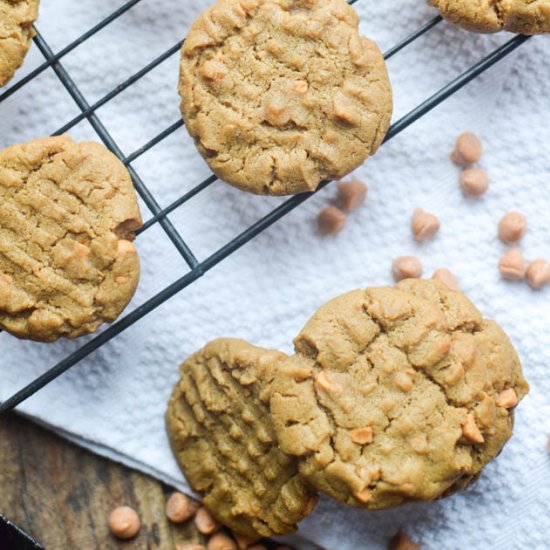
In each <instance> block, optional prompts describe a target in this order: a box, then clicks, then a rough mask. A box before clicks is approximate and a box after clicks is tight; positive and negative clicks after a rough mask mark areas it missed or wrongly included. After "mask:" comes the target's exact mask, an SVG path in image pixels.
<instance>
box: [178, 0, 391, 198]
mask: <svg viewBox="0 0 550 550" xmlns="http://www.w3.org/2000/svg"><path fill="white" fill-rule="evenodd" d="M179 91H180V95H181V97H182V101H181V109H182V112H183V116H184V119H185V122H186V125H187V129H188V131H189V133H190V134H191V135H192V136H193V138H194V139H195V142H196V144H197V147H198V149H199V151H200V152H201V154H202V155H203V156H204V158H205V159H206V161H207V162H208V164H209V165H210V167H211V168H212V170H213V171H214V172H215V174H216V175H217V176H218V177H220V178H221V179H222V180H225V181H226V182H228V183H230V184H232V185H235V186H236V187H239V188H241V189H243V190H245V191H250V192H252V193H257V194H263V195H289V194H294V193H300V192H304V191H313V190H315V189H316V188H317V186H318V185H319V183H320V182H321V181H322V180H324V179H337V178H341V177H343V176H345V175H346V174H348V173H349V172H351V171H352V170H354V169H355V168H357V167H358V166H359V165H360V164H362V163H363V162H364V160H365V159H366V158H367V157H368V156H369V155H371V154H373V153H374V152H375V151H376V149H377V148H378V146H379V145H380V143H381V142H382V139H383V138H384V136H385V134H386V131H387V129H388V126H389V122H390V118H391V111H392V95H391V87H390V83H389V80H388V74H387V71H386V66H385V63H384V59H383V57H382V54H381V53H380V50H379V49H378V47H377V46H376V44H374V43H373V42H372V41H370V40H368V39H367V38H363V37H361V36H359V33H358V17H357V14H356V13H355V11H354V10H353V8H351V7H350V6H349V5H348V4H347V3H346V1H345V0H218V2H217V3H216V4H215V5H214V6H213V7H211V8H210V9H208V10H207V11H206V12H204V13H203V14H202V15H201V16H200V17H199V18H198V19H197V21H196V22H195V23H194V24H193V26H192V27H191V30H190V31H189V34H188V36H187V39H186V41H185V44H184V45H183V48H182V55H181V64H180V85H179Z"/></svg>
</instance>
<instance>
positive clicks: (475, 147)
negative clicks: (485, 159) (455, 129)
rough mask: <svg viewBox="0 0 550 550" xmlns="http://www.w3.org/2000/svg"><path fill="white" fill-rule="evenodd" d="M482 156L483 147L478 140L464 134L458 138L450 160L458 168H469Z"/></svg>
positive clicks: (471, 135)
mask: <svg viewBox="0 0 550 550" xmlns="http://www.w3.org/2000/svg"><path fill="white" fill-rule="evenodd" d="M482 154H483V146H482V145H481V141H480V140H479V138H478V137H477V136H476V135H475V134H472V133H470V132H465V133H464V134H460V135H459V136H458V138H457V140H456V145H455V150H454V151H453V152H452V153H451V160H452V161H453V162H454V163H455V164H458V165H459V166H469V165H470V164H475V163H476V162H477V161H478V160H479V159H480V158H481V155H482Z"/></svg>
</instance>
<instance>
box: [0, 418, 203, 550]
mask: <svg viewBox="0 0 550 550" xmlns="http://www.w3.org/2000/svg"><path fill="white" fill-rule="evenodd" d="M170 492H171V490H170V488H169V487H165V486H163V485H162V484H161V483H159V482H158V481H155V480H153V479H152V478H150V477H148V476H145V475H142V474H139V473H137V472H134V471H132V470H129V469H128V468H125V467H123V466H120V465H118V464H115V463H113V462H111V461H109V460H106V459H103V458H100V457H97V456H95V455H93V454H91V453H89V452H88V451H85V450H83V449H80V448H78V447H76V446H75V445H72V444H70V443H68V442H66V441H64V440H61V439H60V438H59V437H57V436H55V435H53V434H51V433H49V432H48V431H46V430H44V429H43V428H40V427H38V426H36V425H35V424H33V423H31V422H30V421H28V420H25V419H23V418H21V417H19V416H15V415H10V416H5V417H2V418H0V513H3V514H5V515H6V516H7V517H9V518H10V519H11V520H12V521H14V522H15V523H16V524H17V525H19V526H20V527H21V528H23V529H24V530H26V531H27V532H28V533H29V534H31V535H32V536H34V537H35V538H36V539H37V540H38V541H39V542H41V543H42V544H43V545H44V546H45V548H46V549H47V550H65V549H68V550H88V549H90V550H94V549H96V548H97V549H101V550H110V549H123V550H129V549H140V550H141V549H157V548H158V549H162V550H165V549H166V550H171V549H174V548H175V546H176V544H177V543H183V542H198V541H202V540H203V539H202V538H201V536H200V535H199V534H198V533H197V531H196V530H195V528H194V524H193V522H190V523H188V524H186V525H183V526H174V525H172V524H170V523H169V522H168V521H167V520H166V517H165V514H164V505H165V502H166V498H167V496H168V495H169V494H170ZM120 505H128V506H131V507H133V508H135V509H136V510H137V511H138V513H139V515H140V517H141V519H142V529H141V532H140V533H139V535H138V537H136V538H135V539H134V540H132V541H130V542H125V543H121V542H118V541H116V540H115V539H113V538H112V537H111V535H110V534H109V530H108V528H107V518H108V515H109V512H110V511H111V510H112V509H113V508H115V507H116V506H120ZM2 550H4V549H2ZM6 550H7V549H6Z"/></svg>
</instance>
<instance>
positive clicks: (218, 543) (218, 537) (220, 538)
mask: <svg viewBox="0 0 550 550" xmlns="http://www.w3.org/2000/svg"><path fill="white" fill-rule="evenodd" d="M206 548H207V550H238V547H237V543H236V542H235V541H234V540H233V539H232V538H231V537H229V536H227V535H226V534H224V533H216V534H215V535H214V536H213V537H211V538H210V540H209V541H208V544H207V545H206Z"/></svg>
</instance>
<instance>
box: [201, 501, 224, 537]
mask: <svg viewBox="0 0 550 550" xmlns="http://www.w3.org/2000/svg"><path fill="white" fill-rule="evenodd" d="M195 525H196V526H197V529H198V530H199V532H200V533H202V534H203V535H211V534H212V533H216V532H217V531H219V530H220V529H221V528H222V526H221V524H220V522H219V521H217V520H216V519H215V518H214V517H213V516H212V514H211V513H210V511H209V510H208V509H207V508H205V507H204V506H203V507H201V508H199V509H198V510H197V513H196V514H195Z"/></svg>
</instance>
